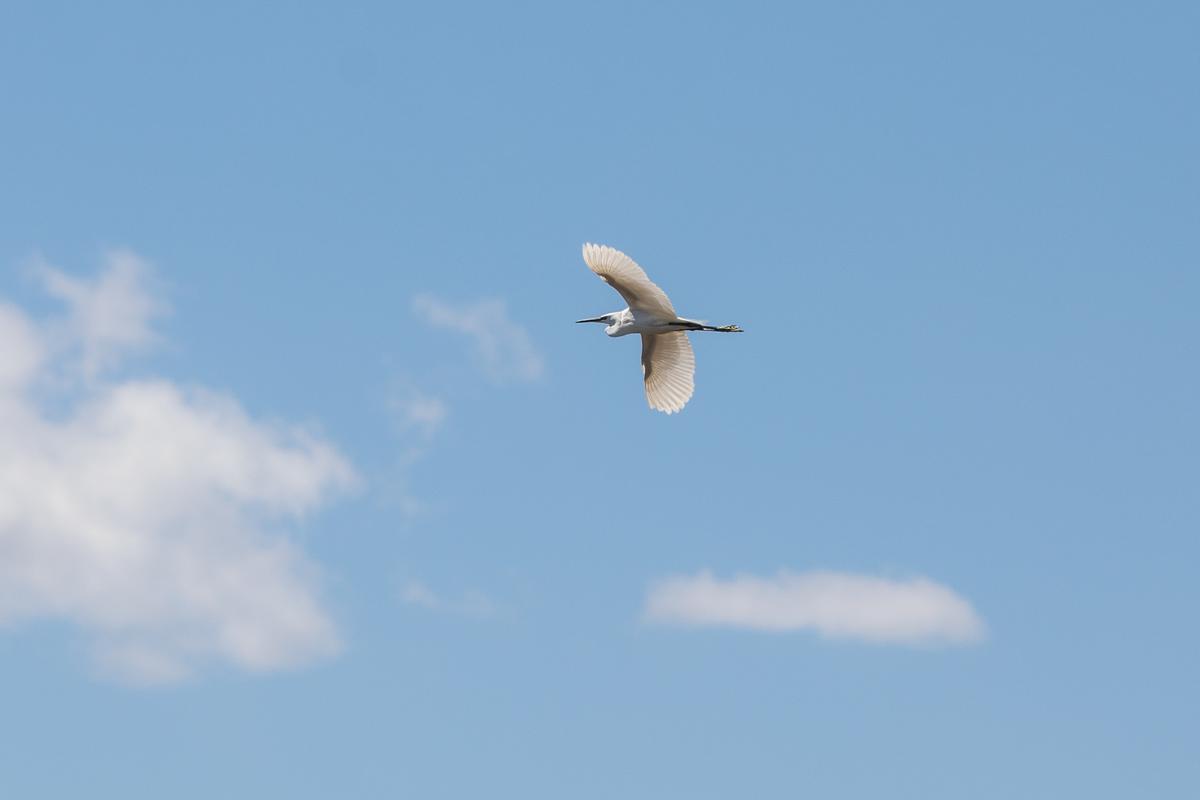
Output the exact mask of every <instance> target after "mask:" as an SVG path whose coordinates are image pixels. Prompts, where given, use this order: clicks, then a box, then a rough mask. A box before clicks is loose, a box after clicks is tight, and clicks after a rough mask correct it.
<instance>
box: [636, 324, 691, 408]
mask: <svg viewBox="0 0 1200 800" xmlns="http://www.w3.org/2000/svg"><path fill="white" fill-rule="evenodd" d="M695 373H696V357H695V355H693V354H692V345H691V342H689V341H688V337H687V334H686V333H684V332H683V331H675V332H673V333H643V334H642V376H643V378H644V379H645V381H646V402H647V403H649V404H650V407H651V408H656V409H658V410H659V411H665V412H666V413H668V414H674V413H675V412H676V411H679V410H681V409H682V408H683V407H684V406H685V405H687V401H688V400H690V399H691V397H692V392H693V391H694V390H695V383H694V382H693V380H692V376H693V375H694V374H695Z"/></svg>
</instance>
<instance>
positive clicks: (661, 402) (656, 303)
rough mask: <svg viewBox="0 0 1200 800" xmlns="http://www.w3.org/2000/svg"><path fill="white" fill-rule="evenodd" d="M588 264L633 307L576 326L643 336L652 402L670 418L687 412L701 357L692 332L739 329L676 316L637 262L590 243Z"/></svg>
mask: <svg viewBox="0 0 1200 800" xmlns="http://www.w3.org/2000/svg"><path fill="white" fill-rule="evenodd" d="M583 260H584V262H585V263H586V264H587V265H588V268H589V269H591V271H592V272H594V273H596V274H597V275H599V276H600V277H601V278H603V279H604V281H605V282H606V283H607V284H608V285H609V286H611V287H613V288H614V289H616V290H617V293H618V294H619V295H621V297H623V298H625V302H626V303H628V304H629V307H628V308H626V309H624V310H622V311H614V312H612V313H611V314H603V315H601V316H599V317H592V318H590V319H580V320H576V322H603V323H604V324H605V325H606V326H607V327H606V328H605V329H604V332H605V333H607V334H608V335H609V336H627V335H629V334H631V333H640V334H641V335H642V379H643V380H644V381H645V384H646V402H647V403H649V405H650V407H651V408H653V409H656V410H658V411H663V412H665V413H667V414H674V413H675V412H676V411H680V410H682V409H683V407H684V406H685V405H687V401H688V400H690V399H691V398H692V392H693V391H694V390H695V383H694V381H693V380H692V376H693V375H694V373H695V372H696V357H695V356H694V355H693V354H692V345H691V342H689V341H688V337H687V332H688V331H718V332H720V333H741V332H742V329H741V328H739V327H738V326H737V325H721V326H713V325H706V324H704V323H703V322H698V321H697V320H694V319H687V318H685V317H681V316H679V315H677V314H676V313H675V308H674V306H672V305H671V301H670V300H669V299H667V293H666V292H664V291H663V290H662V289H660V288H658V286H656V285H655V284H654V282H653V281H651V280H650V278H649V277H647V275H646V271H645V270H643V269H642V268H641V267H639V266H638V265H637V262H635V261H634V260H633V259H632V258H630V257H629V256H627V255H625V254H624V253H622V252H621V251H620V250H616V249H614V248H612V247H607V246H605V245H600V244H585V245H584V246H583Z"/></svg>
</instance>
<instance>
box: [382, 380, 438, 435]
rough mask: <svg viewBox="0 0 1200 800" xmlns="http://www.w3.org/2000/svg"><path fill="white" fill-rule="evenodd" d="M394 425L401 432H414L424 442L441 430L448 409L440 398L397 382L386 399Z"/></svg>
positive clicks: (407, 384)
mask: <svg viewBox="0 0 1200 800" xmlns="http://www.w3.org/2000/svg"><path fill="white" fill-rule="evenodd" d="M388 407H389V409H390V410H391V412H392V417H393V419H394V420H395V425H396V427H397V428H399V429H400V430H401V431H410V430H416V431H417V432H419V433H420V434H421V436H422V437H424V438H425V439H426V440H428V439H432V438H433V436H434V435H435V434H436V433H437V432H438V431H439V430H441V428H442V425H443V424H444V423H445V422H446V418H447V417H448V416H449V415H450V407H449V406H447V405H446V403H445V401H443V400H442V399H441V398H440V397H435V396H433V395H431V394H426V393H425V392H423V391H421V390H420V389H418V388H417V387H415V386H413V385H411V384H409V383H403V382H397V384H396V385H394V386H393V387H392V391H391V395H390V397H389V398H388Z"/></svg>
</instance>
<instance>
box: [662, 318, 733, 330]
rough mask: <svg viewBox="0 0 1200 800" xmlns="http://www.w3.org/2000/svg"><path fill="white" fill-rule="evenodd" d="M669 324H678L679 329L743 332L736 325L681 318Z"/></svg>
mask: <svg viewBox="0 0 1200 800" xmlns="http://www.w3.org/2000/svg"><path fill="white" fill-rule="evenodd" d="M671 325H678V326H679V330H683V331H716V332H718V333H745V331H743V330H742V329H741V328H739V327H738V326H737V325H705V324H704V323H702V322H693V321H691V320H690V319H681V320H676V321H675V322H672V323H671Z"/></svg>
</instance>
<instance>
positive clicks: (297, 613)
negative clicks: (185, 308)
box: [0, 253, 356, 683]
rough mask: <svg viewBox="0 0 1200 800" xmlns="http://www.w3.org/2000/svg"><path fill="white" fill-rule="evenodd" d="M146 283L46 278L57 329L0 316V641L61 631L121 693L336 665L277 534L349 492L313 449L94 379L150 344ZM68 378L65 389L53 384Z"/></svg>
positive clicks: (313, 595)
mask: <svg viewBox="0 0 1200 800" xmlns="http://www.w3.org/2000/svg"><path fill="white" fill-rule="evenodd" d="M147 271H148V267H147V266H146V265H145V263H144V262H142V261H141V260H139V259H138V258H137V257H136V256H134V255H132V254H130V253H117V254H114V255H111V256H109V257H108V258H107V260H106V263H105V269H104V270H103V271H102V273H101V275H100V276H99V277H98V278H97V279H96V280H94V281H83V280H79V279H76V278H70V277H67V276H65V275H63V274H62V273H60V272H58V271H55V270H51V269H49V268H47V269H46V270H45V271H44V272H43V274H44V275H46V276H47V277H46V281H47V284H46V285H47V288H48V289H49V290H50V291H51V293H52V294H54V295H55V296H56V297H59V298H61V299H63V300H64V301H65V302H66V304H67V307H68V309H67V310H68V314H67V316H66V317H65V318H63V319H51V320H44V321H35V320H33V319H31V318H30V317H29V316H28V315H26V314H25V313H24V312H22V311H21V310H19V309H17V308H15V307H13V306H11V305H5V304H0V442H3V446H2V447H0V624H4V623H10V624H11V623H16V622H20V621H26V620H35V619H43V618H47V619H63V620H67V621H70V622H72V623H74V624H76V625H78V626H79V627H80V628H81V629H82V630H84V631H85V632H86V633H87V634H88V636H89V638H90V640H91V642H92V644H93V650H94V653H95V655H96V657H97V659H98V662H99V663H100V665H101V666H102V668H103V669H105V670H106V671H108V672H109V673H110V674H113V675H115V676H117V677H119V678H121V679H124V680H129V681H133V682H143V683H156V682H165V681H173V680H178V679H180V678H183V677H186V676H188V675H190V674H192V673H193V672H194V671H195V670H196V669H198V668H201V667H203V666H205V665H208V664H227V665H233V666H235V667H239V668H244V669H247V670H252V671H267V670H273V669H277V668H282V667H288V666H293V665H298V664H301V663H304V662H307V661H309V660H311V659H314V658H319V657H324V656H328V655H331V654H333V653H335V652H336V651H337V650H338V649H339V640H338V635H337V630H336V628H335V625H334V623H333V621H332V620H331V619H330V617H329V615H328V614H327V612H326V611H325V609H324V608H323V606H322V604H321V602H320V600H319V597H318V593H317V575H316V569H315V567H314V565H313V564H312V563H311V562H310V561H309V560H308V559H307V558H306V557H305V555H304V554H303V552H301V551H300V549H299V548H298V547H296V546H295V545H294V544H293V543H292V542H291V541H289V539H288V538H286V537H285V536H283V535H281V533H280V529H281V527H282V526H284V525H286V523H287V522H288V521H289V520H296V519H298V518H300V517H302V516H303V515H305V514H307V513H310V512H312V511H313V510H315V509H317V508H318V507H320V506H321V505H322V504H324V503H325V502H326V501H327V500H328V499H329V498H330V497H331V496H332V495H334V494H336V493H338V492H340V491H343V490H346V489H348V488H350V487H351V486H352V485H354V484H355V482H356V477H355V474H354V471H353V469H352V467H351V466H350V465H349V463H347V461H346V460H345V459H344V458H343V457H342V456H341V455H340V454H339V453H338V452H337V450H335V449H334V448H333V447H332V446H331V445H329V444H327V443H326V442H324V441H322V440H321V439H319V438H318V437H316V436H314V435H313V434H311V433H309V432H307V431H305V430H302V429H299V428H295V427H284V426H279V425H272V424H266V423H263V422H260V421H256V420H254V419H252V418H250V417H249V416H248V415H247V414H246V413H245V411H244V410H243V409H242V408H241V407H240V406H239V405H238V403H237V401H236V400H235V399H233V398H231V397H229V396H227V395H223V394H218V393H213V392H208V391H205V390H202V389H195V388H185V387H181V386H178V385H175V384H173V383H171V382H169V381H165V380H158V379H143V380H124V381H119V380H112V379H111V378H109V377H108V376H107V375H106V374H105V371H106V370H110V369H111V368H112V367H114V366H116V365H117V364H118V363H119V360H120V358H121V356H122V355H123V354H124V353H126V352H128V351H131V350H136V349H140V348H143V347H145V346H147V345H148V344H150V343H152V342H153V341H154V333H153V331H152V330H151V328H150V326H149V323H150V320H151V318H152V317H153V316H155V315H156V314H158V313H161V312H162V310H163V306H162V305H161V304H160V303H159V302H158V301H157V300H156V299H155V298H154V297H153V295H152V294H151V293H150V292H148V290H147V289H146V288H145V280H144V279H145V277H146V274H147ZM64 373H66V374H68V376H74V377H76V378H83V379H84V380H82V381H81V380H73V381H67V382H65V385H66V386H68V387H72V388H66V389H64V382H62V381H59V380H57V378H58V377H60V376H61V375H62V374H64Z"/></svg>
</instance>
